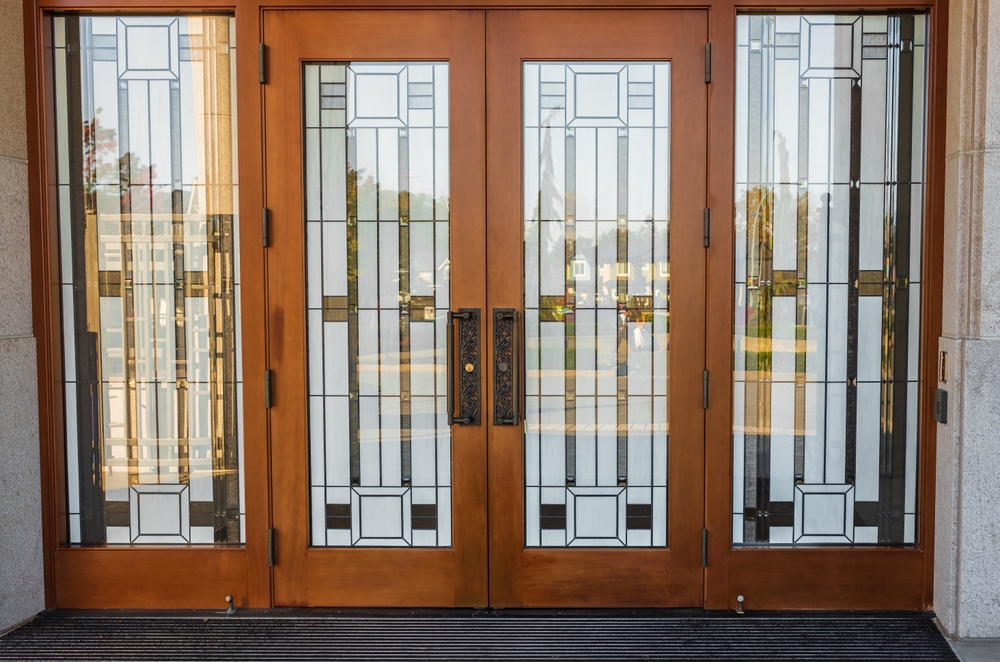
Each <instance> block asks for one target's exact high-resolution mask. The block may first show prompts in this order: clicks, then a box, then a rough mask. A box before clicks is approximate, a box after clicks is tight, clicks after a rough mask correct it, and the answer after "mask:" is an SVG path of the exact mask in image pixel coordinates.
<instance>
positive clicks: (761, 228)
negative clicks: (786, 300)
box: [736, 184, 826, 371]
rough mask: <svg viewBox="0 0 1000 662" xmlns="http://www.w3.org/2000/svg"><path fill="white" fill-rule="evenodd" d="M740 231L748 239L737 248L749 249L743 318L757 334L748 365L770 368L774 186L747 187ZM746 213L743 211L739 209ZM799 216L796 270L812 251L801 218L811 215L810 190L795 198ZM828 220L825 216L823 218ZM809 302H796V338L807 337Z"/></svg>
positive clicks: (800, 358) (741, 206)
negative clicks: (807, 308) (805, 303)
mask: <svg viewBox="0 0 1000 662" xmlns="http://www.w3.org/2000/svg"><path fill="white" fill-rule="evenodd" d="M736 209H737V213H736V219H737V223H738V224H740V223H742V224H743V225H744V227H737V232H738V233H739V234H743V231H745V236H746V243H745V245H744V246H737V250H743V249H745V250H746V301H745V303H744V315H745V317H744V322H745V323H746V337H747V338H756V339H758V340H757V341H756V342H752V343H749V344H748V346H747V352H746V362H747V363H746V369H747V370H748V371H753V370H770V369H771V361H772V356H771V345H770V339H771V338H772V337H773V324H772V304H773V299H774V282H773V281H774V215H775V191H774V187H772V186H769V185H765V184H761V185H759V186H754V187H752V188H750V189H748V190H747V191H745V192H744V193H743V195H742V197H741V198H740V199H739V200H737V202H736ZM741 210H742V211H743V212H744V213H743V214H740V213H739V212H740V211H741ZM795 218H796V239H795V245H796V256H795V257H796V271H798V270H799V266H800V265H803V266H804V264H805V261H806V259H807V257H808V251H809V237H808V233H809V224H808V223H802V222H798V219H803V218H805V219H808V218H809V194H808V192H806V191H803V192H801V193H799V194H798V195H797V197H796V199H795ZM821 222H826V219H821ZM805 309H806V306H805V305H800V306H796V310H797V313H798V314H797V318H796V329H795V337H796V340H799V341H801V340H805V337H806V310H805ZM797 353H798V354H801V356H797V358H796V360H797V361H804V354H803V353H802V352H797Z"/></svg>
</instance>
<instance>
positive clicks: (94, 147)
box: [83, 108, 171, 214]
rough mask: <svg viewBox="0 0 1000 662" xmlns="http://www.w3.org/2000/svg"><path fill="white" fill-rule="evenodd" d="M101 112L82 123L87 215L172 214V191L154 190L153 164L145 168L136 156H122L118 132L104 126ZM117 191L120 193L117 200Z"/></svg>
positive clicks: (167, 188) (154, 173)
mask: <svg viewBox="0 0 1000 662" xmlns="http://www.w3.org/2000/svg"><path fill="white" fill-rule="evenodd" d="M102 110H103V109H102V108H98V109H97V112H96V113H95V117H94V118H93V119H90V120H84V122H83V190H84V200H85V201H86V205H87V207H88V213H92V214H96V213H97V209H99V208H100V209H114V210H119V209H121V210H130V209H133V208H137V209H148V210H151V211H153V212H164V213H169V212H170V211H171V195H170V192H169V188H170V187H169V186H165V187H157V188H155V189H154V187H153V185H152V184H153V181H154V180H155V179H156V166H155V165H154V164H150V165H148V166H147V165H144V164H143V163H142V161H141V159H140V158H139V157H138V155H136V154H135V153H134V152H128V153H126V154H124V155H121V156H119V149H118V136H117V132H116V131H115V130H114V129H109V128H105V127H103V126H101V123H100V120H99V119H98V117H97V116H99V115H100V114H101V112H102ZM101 184H105V185H107V186H100V185H101ZM118 186H120V187H121V188H120V189H118ZM115 191H119V192H118V195H117V196H116V195H115Z"/></svg>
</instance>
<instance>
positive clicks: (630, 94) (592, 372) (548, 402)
mask: <svg viewBox="0 0 1000 662" xmlns="http://www.w3.org/2000/svg"><path fill="white" fill-rule="evenodd" d="M523 76H524V83H523V84H524V128H523V131H524V219H525V228H524V287H525V301H524V307H525V312H524V318H525V319H524V324H525V332H524V333H525V362H526V366H527V368H526V387H525V438H524V444H525V446H524V448H525V514H524V515H525V544H526V546H528V547H539V546H541V547H567V546H571V547H607V546H628V547H665V546H666V544H667V433H668V428H667V393H668V390H667V389H668V360H667V357H668V349H669V319H670V318H669V305H668V304H669V275H670V267H669V256H668V238H669V235H668V228H669V217H670V215H669V211H670V204H669V203H670V186H669V182H670V177H669V176H670V123H669V121H670V65H669V63H667V62H632V63H629V62H574V63H556V62H546V63H538V62H528V63H525V64H524V66H523Z"/></svg>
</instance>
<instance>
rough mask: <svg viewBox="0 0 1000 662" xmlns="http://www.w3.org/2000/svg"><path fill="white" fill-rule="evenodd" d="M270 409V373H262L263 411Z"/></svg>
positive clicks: (266, 371) (267, 371) (268, 371)
mask: <svg viewBox="0 0 1000 662" xmlns="http://www.w3.org/2000/svg"><path fill="white" fill-rule="evenodd" d="M270 408H271V371H270V370H265V371H264V409H270Z"/></svg>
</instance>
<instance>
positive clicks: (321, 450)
mask: <svg viewBox="0 0 1000 662" xmlns="http://www.w3.org/2000/svg"><path fill="white" fill-rule="evenodd" d="M483 18H484V17H483V15H482V13H475V12H448V11H444V12H433V13H427V12H405V11H400V12H394V11H388V12H387V11H380V12H364V11H359V12H351V11H347V12H341V11H338V12H323V11H275V12H266V13H265V21H264V24H265V30H266V31H267V32H268V34H269V35H270V36H269V39H268V51H269V57H270V60H269V61H270V67H271V68H270V70H269V71H270V73H269V75H270V81H269V83H268V85H267V87H266V88H265V104H266V107H265V112H266V114H267V118H268V121H267V127H268V135H267V143H268V146H269V147H268V171H267V172H268V176H267V180H268V201H269V204H268V207H269V209H270V210H271V214H272V219H273V221H272V224H271V227H272V232H273V240H272V244H271V246H270V247H269V248H268V261H269V283H268V288H269V291H270V292H271V303H270V306H271V331H270V332H271V334H272V337H274V334H275V332H277V333H278V334H279V336H281V337H284V338H285V339H286V342H284V344H283V345H282V344H280V342H279V344H277V345H274V344H272V351H271V353H270V355H269V362H270V367H271V369H272V371H273V375H274V388H275V391H274V392H275V398H274V401H273V403H272V407H271V410H270V417H271V434H272V463H273V464H274V467H275V485H274V494H275V497H274V499H275V508H274V512H275V529H276V532H275V551H276V557H277V564H276V565H275V574H274V577H275V603H276V604H279V605H317V606H318V605H328V606H344V605H371V606H389V605H421V606H433V605H437V606H455V605H467V606H477V605H478V606H482V605H484V604H485V603H486V581H485V580H486V567H487V566H486V528H485V515H486V513H485V502H484V496H483V495H484V494H485V492H486V487H485V473H486V459H485V449H486V440H485V428H484V427H483V426H481V425H480V426H475V425H472V426H464V427H463V426H454V427H453V426H451V425H449V417H448V409H447V395H448V380H447V379H446V365H447V354H446V345H447V332H446V329H447V325H448V321H449V311H450V310H457V309H459V308H480V309H482V308H484V307H485V306H484V303H485V274H484V273H483V272H482V264H483V262H484V258H485V255H484V252H485V251H484V241H483V238H484V233H483V230H484V227H483V223H484V219H483V215H482V211H481V210H482V206H483V192H484V190H485V183H484V182H485V177H484V172H485V160H484V158H483V153H484V149H483V147H484V145H483V143H484V141H485V128H484V122H485V108H484V105H485V91H484V89H483V82H482V70H483V58H484V53H485V48H484V44H483V41H482V34H483ZM293 100H294V101H293ZM295 101H297V102H295ZM456 109H461V112H460V113H456V112H455V111H456ZM292 337H294V338H295V339H296V340H295V342H294V343H293V342H289V341H288V340H289V339H291V338H292ZM299 339H301V343H300V342H299Z"/></svg>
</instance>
